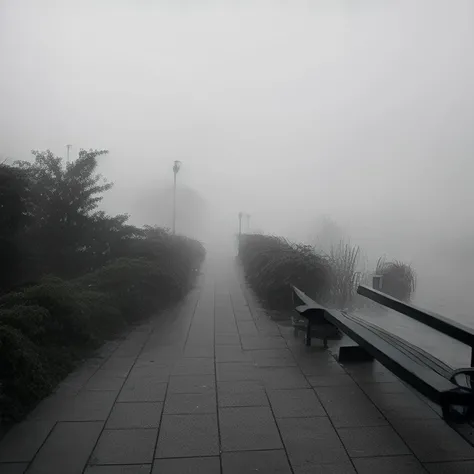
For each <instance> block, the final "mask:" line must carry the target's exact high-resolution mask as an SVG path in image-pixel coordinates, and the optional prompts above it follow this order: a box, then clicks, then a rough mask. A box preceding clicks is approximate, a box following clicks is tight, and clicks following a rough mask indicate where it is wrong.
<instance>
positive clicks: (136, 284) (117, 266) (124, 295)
mask: <svg viewBox="0 0 474 474" xmlns="http://www.w3.org/2000/svg"><path fill="white" fill-rule="evenodd" d="M79 282H80V283H81V285H83V286H86V287H88V288H90V289H92V290H94V291H98V292H102V293H105V294H107V295H108V296H109V298H110V299H111V300H112V301H113V302H114V304H115V305H116V307H117V308H118V310H119V311H120V313H121V314H123V315H124V317H125V318H127V319H128V320H136V319H139V318H141V317H143V316H144V315H145V314H148V313H149V312H150V311H153V310H155V309H157V308H158V307H160V306H161V307H163V306H164V305H165V304H167V303H169V302H171V301H174V300H176V298H177V297H178V296H179V295H180V288H179V282H178V281H177V280H176V278H175V276H174V275H170V274H167V273H165V272H164V271H163V270H162V269H161V268H158V267H156V265H154V264H153V263H151V262H147V261H145V260H144V259H128V258H121V259H118V260H116V261H115V262H113V263H110V264H109V265H106V266H104V267H103V268H101V269H100V270H97V271H95V272H94V273H90V274H88V275H86V276H84V277H83V278H81V279H80V280H79Z"/></svg>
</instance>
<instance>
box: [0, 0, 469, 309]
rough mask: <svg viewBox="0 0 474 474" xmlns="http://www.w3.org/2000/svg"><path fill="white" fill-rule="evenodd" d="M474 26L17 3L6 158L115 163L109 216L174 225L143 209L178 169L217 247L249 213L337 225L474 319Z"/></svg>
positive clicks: (251, 11)
mask: <svg viewBox="0 0 474 474" xmlns="http://www.w3.org/2000/svg"><path fill="white" fill-rule="evenodd" d="M473 18H474V4H473V3H472V2H470V1H469V0H462V1H459V2H456V3H455V4H453V3H448V2H443V1H441V0H437V1H428V0H417V1H415V2H413V1H408V0H404V1H400V2H396V3H388V2H384V3H383V5H382V4H381V3H380V2H375V1H371V0H365V1H361V2H357V5H354V3H353V2H350V1H348V0H340V1H334V0H333V1H323V2H319V3H314V4H312V3H311V4H310V3H309V2H306V1H295V2H291V3H289V2H252V3H251V2H241V3H239V5H238V6H237V5H234V4H233V3H232V2H220V3H218V2H213V1H207V2H199V5H197V4H192V5H191V4H188V3H187V2H170V1H161V2H146V1H142V2H133V4H132V3H131V2H130V3H127V2H123V1H120V2H118V1H114V2H112V1H109V2H101V3H100V4H99V3H98V2H90V1H89V2H87V1H86V2H80V3H79V4H78V3H77V2H72V1H63V2H61V3H59V4H58V3H56V2H52V1H48V0H44V1H32V0H30V1H25V2H13V1H4V2H2V3H1V5H0V61H1V63H0V64H1V66H2V70H3V71H4V74H3V75H2V77H1V79H0V90H1V94H2V96H1V97H2V105H3V107H2V111H1V112H0V125H1V126H0V145H1V146H0V156H1V157H2V158H3V159H8V160H17V159H20V160H22V159H30V150H31V149H39V150H44V149H51V150H52V151H53V152H54V153H55V154H57V155H59V156H65V154H66V147H65V145H66V144H72V150H71V158H72V157H74V156H77V152H78V150H79V149H80V148H85V149H90V148H93V149H107V150H109V151H110V153H109V155H107V156H106V157H102V158H101V159H100V165H99V169H100V172H101V173H102V174H103V175H104V176H105V177H106V178H107V179H108V180H110V181H112V182H114V183H115V185H114V187H113V188H112V190H111V191H110V192H108V193H107V195H106V197H105V199H104V202H103V206H102V207H103V208H104V209H105V210H106V211H107V212H110V213H113V214H116V213H130V214H131V216H132V217H131V221H132V222H134V223H137V224H159V225H166V221H167V219H168V220H169V217H166V215H169V214H166V212H168V211H166V210H165V209H169V203H167V202H162V203H160V204H157V206H161V207H160V212H161V214H160V216H161V217H159V216H158V215H157V213H155V211H154V209H153V208H152V207H151V208H147V209H144V207H143V204H140V203H143V202H144V200H149V201H150V202H153V201H154V200H155V199H156V200H158V198H159V196H160V193H162V192H164V190H166V189H167V188H169V187H170V186H171V185H172V164H173V161H174V160H181V161H182V162H183V166H182V169H181V171H180V173H179V175H178V189H179V187H180V186H181V187H182V189H189V190H191V191H192V192H194V193H196V195H197V196H199V197H200V198H201V199H202V202H203V203H205V204H203V209H205V210H203V213H204V214H206V215H207V216H208V218H209V219H210V222H212V223H209V225H208V231H209V232H208V234H213V233H218V234H219V235H221V234H222V235H228V236H232V235H233V234H235V233H236V232H237V229H238V219H237V213H238V212H239V211H244V212H247V213H249V214H250V215H251V229H254V230H259V231H262V232H265V233H273V234H278V235H282V236H285V237H288V238H290V239H293V240H296V241H304V242H311V241H312V238H313V236H314V234H315V233H317V225H318V224H317V223H318V220H319V219H320V218H321V217H322V216H329V217H330V218H331V219H332V220H333V221H334V222H336V223H337V224H338V225H339V226H340V227H341V228H342V229H344V232H345V234H346V235H347V236H348V238H350V240H351V242H353V243H354V244H357V245H360V246H361V248H362V249H363V250H364V252H365V253H367V254H368V255H370V257H371V258H372V259H373V258H376V257H377V256H380V255H381V254H386V255H388V256H389V257H391V258H399V259H403V260H406V261H409V262H413V263H414V265H415V267H416V269H417V270H418V272H419V274H420V276H422V277H423V278H420V281H421V280H423V279H424V277H425V276H427V277H428V276H436V277H437V278H438V277H439V278H442V279H444V280H443V281H445V280H446V281H451V282H453V286H454V287H456V288H458V289H459V288H461V287H462V288H463V298H466V299H467V301H468V302H469V304H470V303H471V301H470V299H469V295H467V294H466V291H467V290H466V289H465V288H464V285H466V287H469V285H470V284H471V280H472V276H471V272H470V270H469V262H470V263H471V264H472V261H473V256H474V255H473V250H472V248H473V247H472V238H473V237H474V229H473V226H472V223H471V219H469V217H468V216H467V215H466V214H467V213H466V211H467V210H469V209H470V205H471V203H472V202H473V200H474V191H473V188H472V186H471V183H470V177H471V175H472V172H473V166H474V164H473V163H472V156H473V152H474V139H473V135H472V124H473V120H474V107H473V106H474V92H473V90H472V83H473V79H474V29H473V28H472V26H473ZM179 212H180V211H179V209H178V224H177V226H178V227H177V228H178V231H179V228H180V225H182V227H181V228H182V229H183V230H184V229H186V230H185V231H186V232H192V229H191V231H190V230H189V229H190V228H191V227H192V226H190V225H187V224H186V222H184V221H183V220H182V221H181V224H180V221H179V216H180V214H179ZM163 216H165V217H163ZM184 224H186V225H184ZM168 226H169V224H168ZM211 231H212V232H211ZM433 261H434V262H437V264H432V262H433ZM462 262H464V265H465V268H462V269H461V270H458V265H460V264H461V263H462ZM466 262H468V263H466ZM459 272H461V273H462V274H460V273H459ZM457 279H459V281H457ZM455 280H456V282H455ZM425 281H426V280H425ZM435 293H436V291H435ZM423 301H424V300H423ZM467 305H468V303H467V302H466V303H465V304H464V303H463V309H462V311H466V310H467ZM460 311H461V310H460Z"/></svg>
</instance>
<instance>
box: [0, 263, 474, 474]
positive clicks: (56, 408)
mask: <svg viewBox="0 0 474 474" xmlns="http://www.w3.org/2000/svg"><path fill="white" fill-rule="evenodd" d="M0 463H1V464H0V472H1V473H2V474H22V473H25V472H27V473H29V474H30V473H35V474H39V473H41V474H75V473H77V474H80V473H83V472H85V473H87V474H119V473H120V474H150V473H153V474H176V473H178V474H197V473H202V474H218V473H224V474H247V473H255V472H258V473H259V474H270V473H272V474H274V473H277V474H290V473H294V474H302V473H319V472H322V473H333V474H334V473H337V474H345V473H352V474H354V473H356V472H357V473H362V474H366V473H369V474H374V473H382V472H383V473H389V474H390V473H393V474H395V473H397V474H403V473H422V472H427V471H428V472H431V473H438V474H439V473H468V472H474V448H473V447H472V446H471V445H470V444H468V443H467V442H466V441H465V440H464V439H463V438H461V437H460V436H459V435H458V434H457V433H456V432H455V431H453V430H452V429H451V428H450V427H448V425H446V424H445V423H444V421H442V420H441V419H440V418H439V415H438V413H437V411H436V409H435V408H432V407H430V406H429V405H428V404H426V403H425V402H424V401H422V400H420V399H419V398H418V397H417V396H416V395H415V394H414V393H413V392H411V391H410V390H409V389H407V388H406V387H405V386H404V385H402V384H401V383H400V382H399V381H398V380H397V379H396V378H395V377H393V376H392V375H391V374H390V373H388V372H387V371H385V369H383V367H381V366H380V365H377V364H357V365H352V366H349V367H345V368H344V367H342V366H341V365H339V364H338V363H337V362H336V361H335V359H334V358H333V357H332V355H331V354H330V352H328V351H324V350H323V349H321V348H320V347H319V345H318V343H317V341H315V343H314V347H312V348H306V347H305V346H304V344H303V342H302V341H301V339H299V338H295V337H294V336H293V335H292V330H291V328H289V327H280V326H279V325H277V324H276V323H275V322H273V321H272V320H271V319H270V318H269V316H268V315H267V314H266V312H265V311H264V310H262V309H261V308H260V307H259V306H258V304H257V303H256V302H255V300H254V299H253V298H252V296H251V294H250V293H249V291H248V290H247V289H246V288H245V285H244V284H243V280H242V278H241V276H240V273H239V270H238V268H237V267H236V265H235V263H234V259H233V258H231V257H229V256H226V257H225V256H221V257H219V256H218V255H214V256H213V255H211V256H210V257H209V258H208V260H207V262H206V264H205V266H204V269H203V274H202V276H201V278H200V280H199V282H198V285H197V286H196V288H195V289H194V290H193V291H192V292H191V293H190V294H189V295H188V297H187V298H186V299H185V300H184V301H183V302H182V304H181V305H179V307H177V308H174V309H173V310H170V311H168V312H166V313H165V314H160V315H157V316H156V317H154V318H152V319H150V320H148V321H147V322H144V323H143V324H141V325H140V326H138V327H136V328H134V329H133V330H131V332H130V333H129V334H128V335H127V336H126V337H125V338H123V339H121V340H118V341H114V342H110V343H108V344H106V345H105V346H104V347H103V349H102V351H101V352H100V354H99V355H98V356H97V357H95V358H92V359H90V360H89V361H87V362H86V363H85V364H84V365H83V366H82V367H80V368H79V369H78V370H77V371H76V372H74V373H73V374H71V375H70V376H69V377H68V378H67V379H66V380H65V381H64V382H63V383H62V384H61V385H60V386H59V387H58V389H57V391H56V392H55V393H54V394H53V395H52V396H51V397H49V398H48V399H46V400H44V401H43V402H42V403H40V404H39V406H38V407H37V408H36V409H35V410H34V411H33V412H32V413H31V414H30V416H29V417H28V419H27V420H26V421H25V422H23V423H21V424H19V425H17V426H16V427H14V428H13V429H12V430H11V431H10V432H9V433H8V434H7V436H6V437H5V438H4V439H3V440H2V442H1V443H0Z"/></svg>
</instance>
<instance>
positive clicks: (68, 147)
mask: <svg viewBox="0 0 474 474" xmlns="http://www.w3.org/2000/svg"><path fill="white" fill-rule="evenodd" d="M71 147H72V145H66V149H67V155H66V156H67V162H68V163H69V150H70V149H71Z"/></svg>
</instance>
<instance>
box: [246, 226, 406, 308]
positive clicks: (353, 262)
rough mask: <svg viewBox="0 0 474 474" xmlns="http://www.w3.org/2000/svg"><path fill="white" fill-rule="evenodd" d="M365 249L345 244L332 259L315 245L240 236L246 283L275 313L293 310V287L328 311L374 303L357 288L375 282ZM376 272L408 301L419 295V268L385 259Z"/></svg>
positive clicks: (336, 248) (387, 287)
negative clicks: (364, 260)
mask: <svg viewBox="0 0 474 474" xmlns="http://www.w3.org/2000/svg"><path fill="white" fill-rule="evenodd" d="M360 254H361V251H360V248H359V247H358V246H354V245H351V244H350V243H346V242H344V241H343V240H341V241H340V242H339V244H338V245H333V246H332V247H331V250H330V252H329V254H328V255H326V254H324V253H322V251H318V250H316V249H315V248H314V247H312V246H309V245H301V244H295V243H291V242H289V241H287V240H285V239H283V238H281V237H275V236H269V235H261V234H251V235H245V234H244V235H242V236H240V238H239V258H240V261H241V262H242V266H243V269H244V272H245V276H246V279H247V281H248V283H249V284H250V286H251V287H252V289H253V290H254V291H255V293H256V295H257V296H258V297H259V298H260V299H261V300H262V302H263V303H264V304H265V305H266V306H268V307H269V308H270V309H292V308H294V302H293V299H292V296H293V292H292V289H291V286H292V285H294V286H297V287H298V288H300V289H301V290H303V291H304V292H305V293H306V294H307V295H308V296H310V297H311V298H313V299H314V300H315V301H317V302H319V303H321V304H324V305H326V306H328V307H334V308H338V309H345V310H351V309H354V308H359V307H362V306H364V307H367V306H368V305H369V303H370V302H368V301H367V300H366V299H365V298H361V297H359V296H358V295H357V287H358V286H359V285H360V284H361V283H362V282H364V283H369V275H368V273H367V272H366V271H361V269H360V262H359V260H360ZM376 273H377V274H381V275H383V291H384V292H386V293H388V294H390V295H392V296H394V297H396V298H399V299H402V300H407V299H409V298H410V297H411V295H412V293H413V292H414V291H415V274H414V271H413V269H412V268H411V267H410V266H409V265H407V264H404V263H402V262H398V261H396V262H385V261H384V260H383V259H379V262H378V264H377V268H376Z"/></svg>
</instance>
